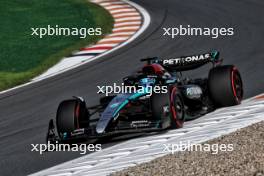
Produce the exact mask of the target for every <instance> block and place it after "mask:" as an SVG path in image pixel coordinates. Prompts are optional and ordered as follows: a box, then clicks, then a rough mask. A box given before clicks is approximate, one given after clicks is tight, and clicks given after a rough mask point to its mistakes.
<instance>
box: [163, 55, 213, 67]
mask: <svg viewBox="0 0 264 176" xmlns="http://www.w3.org/2000/svg"><path fill="white" fill-rule="evenodd" d="M210 57H211V56H210V54H209V53H207V54H200V55H194V56H187V57H180V58H172V59H164V60H163V65H184V64H188V63H190V62H195V61H196V62H199V61H205V60H208V59H210Z"/></svg>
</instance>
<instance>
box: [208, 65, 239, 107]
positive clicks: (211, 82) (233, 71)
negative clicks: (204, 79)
mask: <svg viewBox="0 0 264 176" xmlns="http://www.w3.org/2000/svg"><path fill="white" fill-rule="evenodd" d="M208 87H209V92H210V96H211V98H212V100H213V102H214V104H215V105H216V106H218V107H225V106H234V105H238V104H240V103H241V100H242V98H243V83H242V79H241V76H240V73H239V71H238V70H237V68H236V67H235V66H233V65H225V66H219V67H215V68H212V69H211V70H210V72H209V77H208Z"/></svg>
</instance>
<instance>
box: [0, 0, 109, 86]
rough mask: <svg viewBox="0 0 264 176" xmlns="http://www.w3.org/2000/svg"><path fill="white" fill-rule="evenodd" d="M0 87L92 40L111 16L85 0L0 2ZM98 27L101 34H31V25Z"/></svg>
mask: <svg viewBox="0 0 264 176" xmlns="http://www.w3.org/2000/svg"><path fill="white" fill-rule="evenodd" d="M0 12H1V15H0V21H1V27H0V41H1V42H0V90H4V89H7V88H10V87H13V86H16V85H19V84H22V83H24V82H26V81H29V80H30V79H31V78H33V77H35V76H36V75H38V74H40V73H42V72H44V71H45V70H47V69H48V68H49V67H51V66H52V65H54V64H56V63H57V62H58V61H59V60H60V59H61V58H62V57H63V56H67V55H69V54H70V53H71V52H72V51H74V50H77V49H79V48H81V47H83V46H85V45H87V44H91V43H95V42H96V41H98V40H99V39H100V38H102V37H103V35H104V34H107V33H110V32H111V30H112V27H113V18H112V16H111V15H110V14H109V13H108V12H107V11H105V10H104V9H103V8H101V7H100V6H97V5H95V4H92V3H89V2H88V1H87V0H44V1H40V0H27V1H21V0H1V1H0ZM48 25H50V26H55V25H59V27H67V28H72V27H76V28H82V27H85V28H96V27H101V28H102V32H103V35H102V36H87V37H86V38H85V39H80V38H79V36H45V37H43V38H41V39H40V38H39V37H38V36H35V35H33V36H32V35H31V33H32V30H31V28H37V27H47V26H48Z"/></svg>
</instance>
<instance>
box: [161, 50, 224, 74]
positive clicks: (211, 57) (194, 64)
mask: <svg viewBox="0 0 264 176" xmlns="http://www.w3.org/2000/svg"><path fill="white" fill-rule="evenodd" d="M219 54H220V53H219V52H218V51H214V52H211V53H205V54H199V55H193V56H182V57H178V58H172V59H163V60H162V63H161V65H163V66H164V67H165V68H167V69H169V70H175V71H186V70H191V69H195V68H198V67H200V66H202V65H204V64H207V63H209V62H211V63H213V64H214V63H218V62H221V61H220V60H219Z"/></svg>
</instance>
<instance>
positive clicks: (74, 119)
mask: <svg viewBox="0 0 264 176" xmlns="http://www.w3.org/2000/svg"><path fill="white" fill-rule="evenodd" d="M56 123H57V130H58V134H59V136H60V137H62V136H63V134H64V133H70V132H72V131H74V130H75V129H79V128H83V127H88V126H89V112H88V110H87V109H86V105H85V102H83V101H81V100H79V99H72V100H65V101H62V102H61V103H60V105H59V107H58V110H57V115H56Z"/></svg>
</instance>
